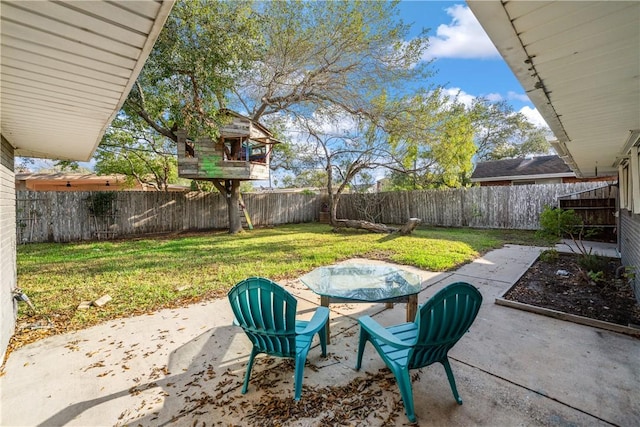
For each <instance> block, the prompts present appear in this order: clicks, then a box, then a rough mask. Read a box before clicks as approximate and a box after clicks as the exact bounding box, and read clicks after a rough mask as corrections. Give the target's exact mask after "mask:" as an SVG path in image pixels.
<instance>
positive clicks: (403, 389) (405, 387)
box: [393, 368, 416, 423]
mask: <svg viewBox="0 0 640 427" xmlns="http://www.w3.org/2000/svg"><path fill="white" fill-rule="evenodd" d="M393 374H394V375H395V377H396V381H397V382H398V388H400V396H401V397H402V402H403V403H404V412H405V413H406V414H407V418H408V419H409V421H411V422H412V423H415V422H416V414H415V410H414V407H413V390H412V389H411V376H410V375H409V369H408V368H404V369H403V368H396V369H393Z"/></svg>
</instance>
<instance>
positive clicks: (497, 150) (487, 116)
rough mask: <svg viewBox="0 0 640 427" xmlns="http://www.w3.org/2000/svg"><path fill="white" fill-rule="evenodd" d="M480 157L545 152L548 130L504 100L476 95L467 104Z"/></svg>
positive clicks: (483, 159) (517, 155)
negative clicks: (472, 100) (477, 96)
mask: <svg viewBox="0 0 640 427" xmlns="http://www.w3.org/2000/svg"><path fill="white" fill-rule="evenodd" d="M469 114H470V115H471V119H472V121H473V124H474V128H475V141H476V145H477V153H476V157H477V159H478V160H480V161H486V160H500V159H505V158H515V157H525V156H527V155H530V154H548V153H549V152H550V151H551V145H550V144H549V143H548V141H547V138H546V137H547V136H548V135H549V133H550V132H549V130H548V129H546V128H541V127H537V126H535V125H534V124H533V123H531V122H530V121H529V120H527V118H526V117H525V116H524V115H523V114H522V113H519V112H516V111H514V110H513V107H511V106H510V105H509V104H507V102H506V101H500V102H489V101H488V100H486V99H484V98H477V99H476V100H474V102H473V104H472V105H471V107H470V108H469Z"/></svg>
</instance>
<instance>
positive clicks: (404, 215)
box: [16, 183, 602, 243]
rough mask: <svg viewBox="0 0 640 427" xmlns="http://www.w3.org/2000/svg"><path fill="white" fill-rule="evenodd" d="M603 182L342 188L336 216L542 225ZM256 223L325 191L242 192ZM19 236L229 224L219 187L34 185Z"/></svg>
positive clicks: (304, 208)
mask: <svg viewBox="0 0 640 427" xmlns="http://www.w3.org/2000/svg"><path fill="white" fill-rule="evenodd" d="M601 185H602V184H601V183H578V184H549V185H526V186H512V187H507V186H503V187H473V188H462V189H455V190H428V191H411V192H389V193H376V194H345V195H343V196H342V197H341V199H340V204H339V206H338V217H339V218H349V219H362V220H368V221H375V222H382V223H385V224H402V223H404V222H406V221H407V219H408V218H411V217H417V218H421V219H422V222H423V224H427V225H436V226H445V227H466V226H468V227H477V228H505V229H529V230H534V229H537V228H538V227H539V214H540V212H541V211H542V209H543V207H544V206H545V205H552V206H557V205H558V198H559V197H560V196H563V195H566V194H572V193H576V192H579V191H584V190H588V189H592V188H595V187H597V186H601ZM243 199H244V202H245V205H246V208H247V211H248V212H249V214H250V215H251V220H252V222H253V224H254V225H255V226H267V225H279V224H290V223H303V222H314V221H318V218H319V215H320V208H321V206H322V203H323V202H324V201H326V196H322V195H308V194H300V193H277V192H273V193H247V194H244V195H243ZM16 205H17V206H16V209H17V211H16V227H17V237H18V243H34V242H47V241H49V242H69V241H79V240H96V239H113V238H121V237H126V236H136V235H144V234H151V233H166V232H179V231H186V230H206V229H225V228H228V225H229V223H228V216H227V205H226V202H225V200H224V199H223V196H222V195H220V194H218V193H197V192H191V193H164V192H132V191H122V192H66V191H65V192H31V191H18V192H17V194H16Z"/></svg>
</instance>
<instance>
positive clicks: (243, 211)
mask: <svg viewBox="0 0 640 427" xmlns="http://www.w3.org/2000/svg"><path fill="white" fill-rule="evenodd" d="M238 204H239V205H240V211H241V212H242V213H243V214H244V219H245V220H246V221H247V226H248V227H249V230H253V224H252V223H251V217H250V216H249V212H247V207H246V206H245V204H244V200H242V194H239V195H238Z"/></svg>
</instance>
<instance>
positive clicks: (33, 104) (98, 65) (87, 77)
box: [0, 0, 174, 160]
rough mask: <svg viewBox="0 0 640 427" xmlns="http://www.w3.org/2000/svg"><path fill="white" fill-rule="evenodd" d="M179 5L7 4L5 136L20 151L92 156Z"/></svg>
mask: <svg viewBox="0 0 640 427" xmlns="http://www.w3.org/2000/svg"><path fill="white" fill-rule="evenodd" d="M173 4H174V1H173V0H168V1H162V2H158V1H126V2H125V1H121V2H112V1H74V2H51V1H47V2H45V1H22V2H2V7H1V8H0V18H1V21H2V26H1V28H2V50H1V55H2V56H1V58H0V63H2V74H1V75H0V86H1V87H2V91H1V94H0V105H2V118H1V124H0V129H1V130H2V136H3V137H4V138H5V139H6V140H7V141H8V142H9V144H11V145H12V146H13V147H14V148H15V154H16V155H18V156H28V157H45V158H54V159H69V160H89V158H90V157H91V156H92V155H93V152H94V151H95V149H96V147H97V146H98V144H99V142H100V140H101V138H102V136H103V134H104V132H105V130H106V128H107V126H108V125H109V124H110V122H111V120H112V119H113V118H114V117H115V115H116V114H117V112H118V110H120V107H121V106H122V104H123V103H124V101H125V99H126V97H127V95H128V94H129V91H130V89H131V87H132V86H133V84H134V83H135V80H136V78H137V77H138V74H139V73H140V70H141V69H142V67H143V65H144V63H145V61H146V59H147V57H148V55H149V53H150V52H151V49H152V47H153V45H154V43H155V41H156V38H157V37H158V35H159V34H160V31H161V30H162V27H163V25H164V23H165V21H166V19H167V17H168V16H169V12H170V11H171V8H172V6H173Z"/></svg>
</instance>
